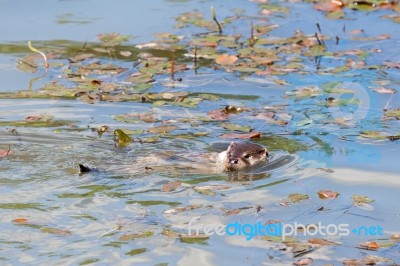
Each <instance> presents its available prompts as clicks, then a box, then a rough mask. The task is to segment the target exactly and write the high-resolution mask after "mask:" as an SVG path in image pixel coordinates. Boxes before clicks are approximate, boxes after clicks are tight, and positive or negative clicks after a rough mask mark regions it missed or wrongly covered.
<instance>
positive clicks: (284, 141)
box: [257, 135, 309, 153]
mask: <svg viewBox="0 0 400 266" xmlns="http://www.w3.org/2000/svg"><path fill="white" fill-rule="evenodd" d="M257 142H258V143H259V144H261V145H263V146H266V147H267V148H268V150H269V151H282V150H283V151H287V152H289V153H295V152H298V151H306V150H308V149H309V148H308V146H306V145H304V144H302V143H301V142H298V141H296V140H293V139H288V138H285V137H281V136H276V135H274V136H267V137H262V138H261V139H260V140H258V141H257Z"/></svg>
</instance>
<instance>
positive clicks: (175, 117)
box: [0, 0, 400, 265]
mask: <svg viewBox="0 0 400 266" xmlns="http://www.w3.org/2000/svg"><path fill="white" fill-rule="evenodd" d="M211 5H213V6H214V7H215V9H216V12H217V17H218V18H219V19H220V20H222V19H223V18H225V17H228V16H233V15H234V14H235V12H234V11H232V9H234V8H236V7H238V5H239V4H238V3H235V2H229V3H225V2H223V1H195V0H193V1H162V0H159V1H151V2H148V3H147V2H140V3H136V2H131V1H117V2H115V1H114V2H112V4H111V2H110V3H109V2H106V1H100V2H99V1H96V2H94V1H45V2H41V3H40V4H38V3H34V2H32V3H31V2H29V3H27V2H24V1H13V2H12V3H11V2H10V1H0V8H1V10H3V12H2V14H3V16H2V18H3V20H4V21H7V23H8V24H9V25H13V27H9V28H8V30H5V31H4V32H3V34H2V39H1V40H0V52H1V53H0V69H1V71H0V76H1V78H0V80H1V88H0V91H1V92H2V93H5V92H7V93H10V92H16V91H18V90H21V89H23V90H27V89H29V88H31V91H33V92H36V91H38V90H40V89H41V88H42V86H44V85H45V84H46V83H48V82H51V81H58V82H59V83H60V84H64V85H71V84H74V83H73V82H72V81H71V80H68V79H67V78H65V75H64V73H65V72H64V71H65V69H66V68H67V67H66V66H67V65H68V60H67V59H65V58H64V57H61V58H59V59H49V61H50V62H51V63H60V64H64V65H63V66H52V67H50V68H49V69H48V70H47V71H45V70H44V69H43V67H42V66H39V67H38V71H37V72H36V73H27V72H23V71H20V70H19V69H17V62H18V60H19V58H21V57H22V56H25V55H27V54H31V52H30V51H29V50H28V48H27V47H26V42H27V41H28V40H31V41H33V43H34V44H35V46H37V47H40V48H41V49H43V48H44V49H49V50H51V49H55V50H56V49H65V50H68V49H69V48H68V47H71V46H76V47H79V48H74V49H72V50H73V52H69V53H72V54H68V56H67V57H70V56H72V55H73V53H79V51H80V50H79V49H80V48H81V47H82V46H83V45H84V43H85V42H86V41H87V43H88V47H89V48H88V49H92V48H93V47H98V46H99V44H98V43H97V44H96V36H97V35H98V34H101V33H106V32H119V33H122V34H131V35H134V36H135V38H133V39H131V40H130V41H129V42H127V43H124V45H123V46H122V48H118V47H117V48H116V50H117V51H119V49H120V50H128V51H132V53H133V55H132V56H131V57H128V58H124V57H122V56H121V55H119V54H118V53H116V55H115V56H108V55H104V54H102V55H101V56H100V55H99V54H96V56H97V57H99V58H100V59H99V61H100V62H101V63H114V64H116V65H118V66H120V67H126V68H128V70H127V71H126V72H124V73H122V74H118V75H109V74H107V73H102V74H99V75H98V76H97V78H98V79H99V80H102V81H103V82H105V83H110V84H114V83H115V84H118V85H121V84H122V85H123V84H124V82H125V78H126V77H128V76H129V75H130V74H132V73H135V72H136V71H137V70H138V67H136V61H137V57H136V56H137V53H139V52H141V51H140V50H138V49H136V48H134V47H133V46H134V44H139V43H142V44H143V43H147V42H150V41H152V40H153V39H154V38H155V37H154V36H153V34H155V33H159V32H172V33H175V34H177V35H186V38H187V39H189V38H191V34H192V33H199V32H200V33H201V32H207V30H206V29H199V28H195V27H184V28H175V27H174V25H175V24H176V21H175V18H176V17H177V16H179V14H181V13H183V12H190V11H193V10H194V9H198V10H200V11H201V12H202V13H203V14H204V16H205V18H206V19H210V14H209V8H210V6H211ZM279 5H281V6H286V7H290V9H291V12H290V13H289V14H285V13H277V14H273V15H270V16H268V17H263V16H259V15H258V9H259V7H258V5H257V4H256V3H252V2H246V5H243V4H240V5H239V6H240V7H241V8H242V9H244V10H245V13H244V14H245V15H244V16H245V19H244V20H237V21H234V22H233V23H232V26H227V27H226V28H224V30H225V31H226V32H225V34H227V35H232V34H238V33H241V34H242V35H244V36H247V35H248V34H249V23H247V22H248V21H250V20H252V21H253V23H255V25H258V24H263V23H265V20H267V21H268V23H273V24H278V25H280V27H279V28H277V29H276V30H274V31H272V32H271V33H269V34H268V35H267V36H268V37H281V38H287V37H289V36H292V35H293V34H294V32H295V31H296V30H301V31H303V32H305V33H307V34H309V35H313V34H314V33H315V32H316V31H318V30H317V28H316V26H315V25H316V22H318V23H319V24H320V25H321V28H322V33H323V34H326V36H330V37H332V38H334V37H335V36H339V37H340V42H339V45H335V41H334V39H331V40H326V42H327V45H328V50H329V51H331V52H332V53H336V52H340V51H352V50H355V49H363V51H370V56H368V57H367V59H366V61H365V63H367V65H380V66H381V65H382V64H383V63H384V62H389V61H390V62H398V61H399V59H400V58H399V55H398V53H397V50H396V49H395V47H396V45H397V44H398V42H399V38H398V36H399V34H398V33H399V32H398V31H399V29H398V27H396V26H395V24H394V23H393V22H391V21H390V20H388V19H383V18H381V17H382V16H384V15H387V14H393V12H392V11H390V10H378V11H375V12H359V11H350V10H347V11H346V12H347V15H346V18H345V19H344V20H339V21H337V20H329V19H326V18H325V17H324V14H323V13H321V12H318V11H316V10H313V9H312V7H311V6H310V5H309V4H307V3H279ZM17 13H18V16H16V15H15V14H17ZM304 13H307V14H308V15H307V17H305V16H303V14H304ZM244 21H246V23H245V22H244ZM344 25H345V28H346V30H345V31H343V26H344ZM366 25H368V27H367V26H366ZM355 29H364V30H365V32H364V33H362V34H361V36H358V37H373V36H377V35H380V34H390V35H391V38H389V39H380V40H368V41H354V40H351V38H353V35H351V34H350V31H351V30H355ZM243 38H247V37H243ZM96 45H97V46H96ZM190 49H191V48H190V47H186V48H185V49H184V50H185V51H183V52H182V51H177V52H176V53H177V54H176V60H177V62H185V63H186V64H187V66H188V67H189V68H190V69H189V70H187V71H185V72H177V73H176V77H180V78H182V82H177V83H176V86H175V87H168V86H166V84H167V83H170V77H169V75H168V74H162V75H156V76H154V77H153V78H154V79H155V80H156V83H155V85H154V87H153V88H151V89H150V90H149V91H150V92H154V93H156V92H189V93H192V94H191V97H198V96H197V95H199V94H204V93H212V95H213V96H218V97H219V99H218V100H206V99H204V100H203V101H202V102H201V103H200V104H199V105H198V106H197V107H196V108H185V107H180V106H174V105H160V106H158V105H152V104H151V103H141V102H140V101H139V102H136V101H133V102H106V101H100V102H96V103H94V104H88V103H86V102H84V101H80V100H75V99H73V100H65V99H58V98H57V99H54V98H52V99H46V98H45V99H1V100H0V122H4V121H17V120H18V121H19V120H24V119H25V118H26V117H28V116H38V115H40V114H48V115H51V116H54V118H55V119H62V120H68V121H70V122H68V125H63V126H59V127H55V128H54V127H50V128H49V127H16V126H15V124H11V125H4V126H2V127H1V131H0V150H1V151H3V153H5V152H6V151H7V150H8V149H9V150H10V153H9V154H8V155H7V156H5V157H2V158H1V160H0V170H1V171H0V185H1V186H0V212H1V215H0V221H1V229H2V230H0V243H1V245H0V250H1V253H0V259H1V264H2V265H3V264H4V265H41V264H54V263H56V264H57V265H77V264H93V265H109V264H116V265H132V264H140V265H167V264H168V265H176V264H178V265H187V264H191V265H192V264H193V265H232V264H233V265H242V264H254V265H259V264H265V265H271V264H274V265H290V264H292V263H293V262H294V261H296V260H297V259H299V258H306V257H310V258H313V259H314V261H315V263H316V264H327V263H333V264H334V265H342V262H343V260H344V259H346V258H349V259H351V258H354V259H362V258H364V257H365V256H366V255H378V256H382V257H386V258H390V259H392V260H393V262H395V263H399V262H400V261H399V255H398V251H397V250H396V247H397V246H398V244H396V243H395V242H394V241H393V240H389V238H390V236H391V235H393V234H394V233H395V232H399V228H398V224H399V223H398V222H399V221H398V220H399V213H400V209H399V207H398V204H397V200H398V189H399V184H400V183H399V182H400V181H399V180H400V179H399V178H400V176H399V172H400V166H399V165H398V164H397V161H398V160H397V159H398V155H397V151H398V148H399V147H398V146H399V142H398V141H393V142H392V141H389V140H388V139H385V138H383V139H378V140H377V139H370V138H364V137H362V136H360V132H365V131H377V132H381V134H383V136H388V135H394V136H396V135H399V134H400V124H399V122H398V120H395V119H389V118H386V117H384V115H383V114H384V112H383V109H384V108H388V109H391V110H393V109H396V108H399V106H398V102H399V94H398V93H396V94H393V95H388V94H378V93H376V92H373V91H372V90H371V88H376V87H378V86H381V84H383V85H382V86H383V87H388V88H394V89H397V90H399V84H398V75H399V74H398V68H380V69H378V70H375V69H357V68H355V67H354V68H353V69H349V70H348V71H345V72H339V73H337V74H332V73H331V72H330V69H332V68H334V67H336V66H342V65H343V64H344V62H343V61H344V59H343V58H341V57H340V56H339V55H337V54H333V55H331V56H323V57H322V58H321V62H320V65H319V67H320V70H319V71H317V65H316V63H315V60H316V59H315V58H314V57H313V56H309V57H307V56H296V55H294V54H290V53H288V55H287V56H286V55H284V54H285V53H282V55H280V56H282V58H283V59H282V60H280V61H279V62H277V63H276V64H275V65H280V64H282V65H285V64H286V63H288V62H289V61H290V60H291V59H292V60H294V61H296V60H297V59H298V58H301V60H302V61H301V63H302V64H303V65H304V67H303V68H302V69H299V70H298V71H294V72H288V74H287V75H261V76H260V75H254V74H249V75H247V74H246V73H243V72H230V71H223V70H220V69H214V66H215V65H212V64H211V63H210V62H209V61H206V60H205V61H201V62H200V68H199V69H197V73H195V71H193V61H192V59H190V58H187V57H184V56H182V54H183V53H187V52H191V51H190ZM219 49H223V48H221V47H220V48H219ZM293 49H294V48H293ZM304 49H306V48H304ZM376 49H380V52H376V51H375V50H376ZM77 51H78V52H77ZM90 51H92V52H93V50H90ZM146 51H147V50H146ZM150 52H151V50H150ZM229 52H230V53H232V54H235V53H236V51H235V49H232V50H229ZM155 53H158V55H159V56H161V57H169V56H170V54H169V53H167V52H165V51H155ZM346 58H347V59H352V60H354V61H355V62H358V61H357V57H356V56H352V55H349V56H347V57H346ZM90 60H93V61H96V58H94V59H90ZM37 62H39V65H40V59H38V60H37ZM275 65H274V66H275ZM302 70H304V71H306V73H305V74H301V73H299V72H300V71H302ZM278 80H284V81H286V82H287V83H288V85H284V86H282V85H279V82H278ZM331 81H338V82H342V84H341V85H340V86H338V87H335V88H342V87H344V88H346V89H351V90H354V94H351V95H349V94H346V93H342V92H336V93H334V92H332V93H325V94H320V95H316V96H315V97H305V98H303V99H302V98H301V97H299V98H294V97H286V96H285V95H287V94H290V93H292V94H293V93H296V91H299V90H301V89H302V88H303V89H304V88H305V87H306V86H315V87H317V88H320V87H322V85H323V84H324V83H326V82H331ZM122 85H121V86H122ZM74 86H75V85H74ZM130 92H131V91H130V90H128V93H130ZM285 92H286V94H285ZM115 94H117V91H115ZM2 95H3V94H2ZM193 95H194V96H193ZM209 97H210V96H209ZM329 97H334V98H337V99H341V100H349V99H356V100H360V101H361V102H362V104H355V105H351V104H350V105H347V106H340V107H327V106H326V105H325V104H326V98H329ZM227 105H231V106H241V107H244V108H246V111H245V112H242V113H240V114H231V115H230V117H229V121H224V122H229V123H234V124H239V125H246V126H249V127H251V128H252V129H253V131H254V132H256V131H258V132H261V136H262V138H261V139H260V140H255V142H257V143H259V144H261V145H265V146H266V147H267V148H268V149H269V153H270V154H271V157H270V159H269V161H268V162H267V163H266V164H263V165H260V166H258V167H256V168H254V169H251V170H248V171H244V172H240V173H226V172H222V173H221V172H215V171H207V167H205V168H206V169H205V171H201V172H196V171H189V169H185V167H182V166H183V164H182V159H176V158H182V157H181V156H182V155H187V156H191V155H193V154H197V155H198V154H203V153H207V152H219V151H222V150H223V149H224V148H225V147H226V146H227V145H228V144H229V142H230V141H232V139H229V138H228V139H224V138H221V135H223V134H226V133H233V132H232V131H230V130H227V129H224V128H223V127H222V126H221V122H220V121H208V119H204V117H207V116H208V112H209V111H212V110H216V109H220V108H223V107H225V106H227ZM268 110H273V111H274V112H275V116H274V119H275V120H274V121H271V119H267V118H265V116H263V115H267V114H268ZM128 113H135V114H139V113H140V114H147V115H151V116H152V117H153V119H150V120H149V121H147V122H144V121H141V120H140V119H137V120H136V121H134V122H132V123H125V122H122V121H121V120H118V119H116V116H118V115H123V114H128ZM288 117H290V118H288ZM335 119H336V120H335ZM161 121H162V122H161ZM279 121H281V122H282V121H286V122H287V123H286V124H279V123H278V122H279ZM103 125H107V126H109V127H110V129H111V131H110V132H106V133H104V134H103V136H102V137H101V138H99V137H98V134H97V132H96V131H95V130H92V128H93V129H98V128H99V127H101V126H103ZM160 125H175V126H177V129H176V130H173V131H171V132H169V133H166V134H150V133H148V132H147V130H148V129H149V128H153V127H156V126H160ZM12 129H15V130H12ZM115 129H125V130H126V129H130V130H142V131H141V132H139V134H137V135H132V136H133V138H134V142H133V143H131V144H130V145H128V146H127V147H124V148H121V147H116V144H115V141H114V140H113V134H112V130H115ZM235 133H237V132H235ZM385 134H386V135H385ZM148 137H158V139H157V141H156V142H154V143H152V142H151V143H146V138H148ZM153 140H154V139H153ZM141 142H144V143H141ZM183 157H184V156H183ZM165 158H166V159H165ZM165 162H168V163H167V164H165ZM79 164H85V165H87V166H89V167H91V168H94V169H96V171H93V172H90V173H88V174H84V175H80V174H79V170H78V169H79V168H78V165H79ZM160 164H161V169H160V168H156V166H157V165H160ZM172 180H179V181H181V182H182V184H181V186H179V187H178V188H177V189H176V190H175V191H168V192H165V191H162V187H163V185H165V184H167V183H169V182H171V181H172ZM194 186H197V189H196V187H194ZM202 186H203V190H204V186H211V191H210V190H206V191H201V189H200V190H199V189H198V187H200V188H201V187H202ZM320 190H332V191H336V192H338V193H340V195H339V196H338V197H337V198H336V199H334V200H322V199H320V198H319V197H318V195H317V192H318V191H320ZM292 193H301V194H307V195H308V196H309V199H307V200H305V201H301V202H298V203H291V202H288V200H285V198H287V196H288V195H289V194H292ZM354 195H363V196H368V198H369V199H372V200H374V202H372V203H369V204H365V205H362V206H355V205H354V204H353V200H352V197H353V196H354ZM182 208H184V209H182ZM267 220H282V221H284V222H285V223H288V224H294V223H295V222H297V223H301V224H317V223H318V222H321V223H322V224H336V225H338V224H348V225H349V228H350V229H353V228H358V227H360V226H366V227H372V226H381V227H382V228H383V230H384V234H383V235H382V236H373V235H365V234H361V235H356V234H350V235H349V236H342V237H337V236H332V237H325V238H328V239H330V240H333V241H336V242H338V243H339V244H338V245H333V246H321V247H319V248H317V247H313V248H314V250H312V251H311V252H309V253H305V254H301V253H300V255H299V256H298V257H295V255H296V254H297V253H295V252H292V251H291V248H290V247H288V246H287V245H286V244H285V243H282V241H278V243H275V242H271V241H267V240H265V239H262V238H260V237H258V236H257V237H254V238H252V239H251V240H249V241H247V240H246V239H245V236H227V235H225V236H216V235H213V236H210V238H209V239H208V240H205V241H199V240H197V241H195V243H186V242H185V241H184V239H183V240H182V239H181V238H179V236H177V235H174V234H173V235H172V236H171V235H168V234H167V233H165V232H166V230H172V231H174V232H176V233H183V234H185V233H187V230H188V226H189V223H190V224H193V226H194V227H196V226H197V228H202V227H204V225H228V224H231V223H235V222H238V223H242V224H246V223H249V224H254V223H257V222H261V223H263V224H264V223H265V222H266V221H267ZM149 232H151V233H149ZM134 234H136V235H134ZM316 237H319V238H324V236H303V235H300V234H299V236H298V237H297V239H298V240H299V241H303V242H307V240H309V239H311V238H316ZM127 239H130V240H127ZM368 240H374V241H377V242H379V243H380V244H381V245H382V246H384V247H381V248H379V249H378V251H368V250H362V249H359V248H357V246H358V245H359V243H362V242H365V241H368ZM385 243H386V245H391V246H389V247H387V246H385Z"/></svg>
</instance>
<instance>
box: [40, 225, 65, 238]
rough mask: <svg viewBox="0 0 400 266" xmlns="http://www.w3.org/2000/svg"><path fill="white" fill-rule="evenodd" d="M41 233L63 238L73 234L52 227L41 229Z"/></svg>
mask: <svg viewBox="0 0 400 266" xmlns="http://www.w3.org/2000/svg"><path fill="white" fill-rule="evenodd" d="M40 231H42V232H45V233H49V234H55V235H61V236H68V235H70V234H71V232H70V231H68V230H61V229H57V228H52V227H41V228H40Z"/></svg>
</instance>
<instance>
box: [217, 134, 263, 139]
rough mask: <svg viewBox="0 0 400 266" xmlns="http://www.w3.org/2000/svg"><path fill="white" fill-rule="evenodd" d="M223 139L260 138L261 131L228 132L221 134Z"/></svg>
mask: <svg viewBox="0 0 400 266" xmlns="http://www.w3.org/2000/svg"><path fill="white" fill-rule="evenodd" d="M220 138H223V139H259V138H261V133H260V132H251V133H246V134H237V133H226V134H223V135H221V136H220Z"/></svg>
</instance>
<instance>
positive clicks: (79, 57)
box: [68, 54, 94, 63]
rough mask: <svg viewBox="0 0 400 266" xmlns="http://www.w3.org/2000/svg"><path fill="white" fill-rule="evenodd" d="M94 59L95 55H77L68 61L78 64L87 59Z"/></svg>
mask: <svg viewBox="0 0 400 266" xmlns="http://www.w3.org/2000/svg"><path fill="white" fill-rule="evenodd" d="M92 57H94V55H93V54H80V55H76V56H73V57H70V58H68V60H69V61H70V62H71V63H77V62H80V61H83V60H86V59H89V58H92Z"/></svg>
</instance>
